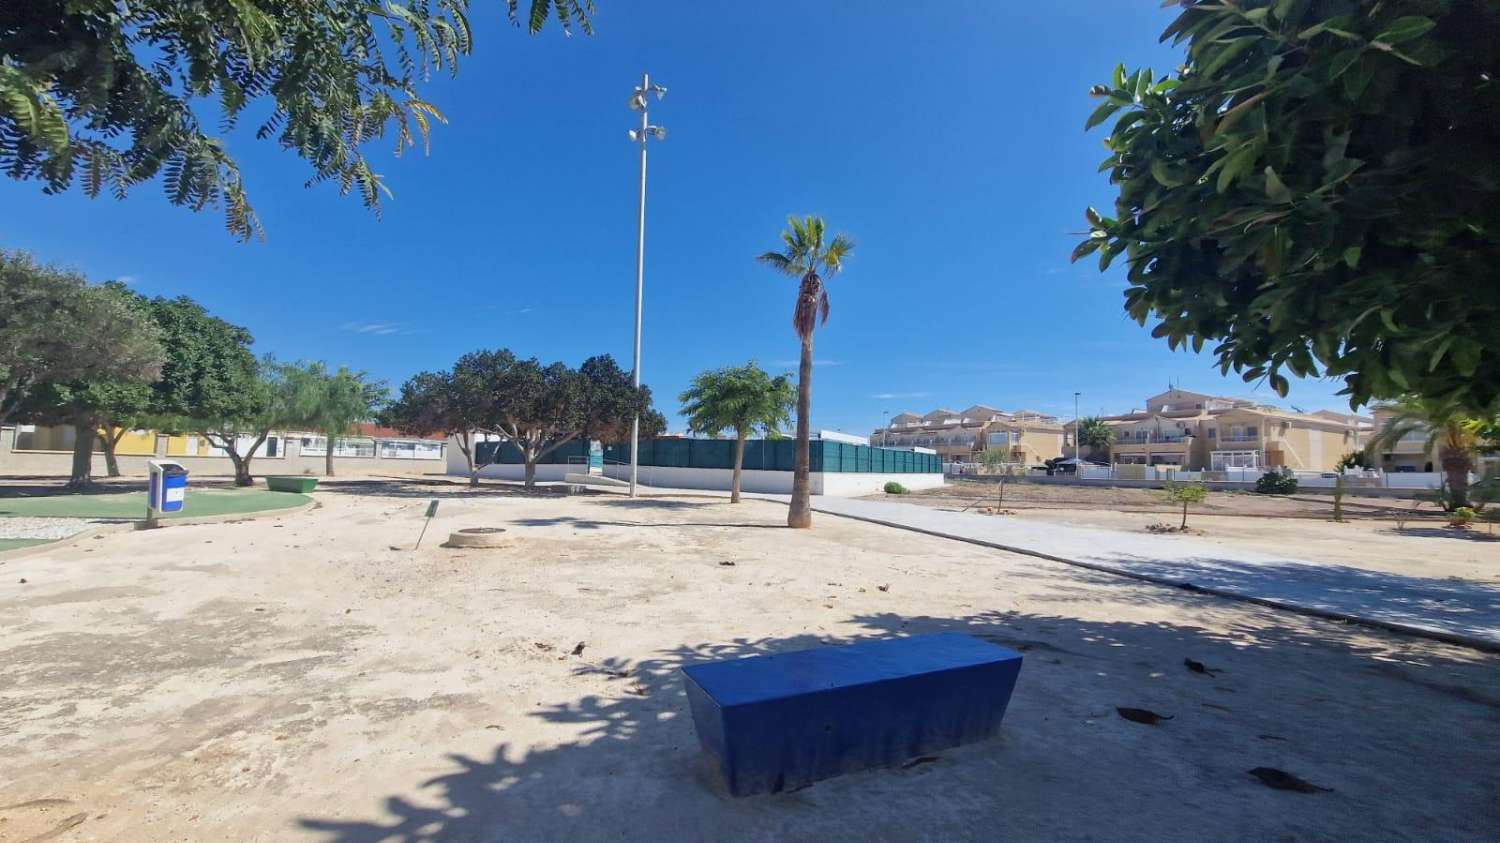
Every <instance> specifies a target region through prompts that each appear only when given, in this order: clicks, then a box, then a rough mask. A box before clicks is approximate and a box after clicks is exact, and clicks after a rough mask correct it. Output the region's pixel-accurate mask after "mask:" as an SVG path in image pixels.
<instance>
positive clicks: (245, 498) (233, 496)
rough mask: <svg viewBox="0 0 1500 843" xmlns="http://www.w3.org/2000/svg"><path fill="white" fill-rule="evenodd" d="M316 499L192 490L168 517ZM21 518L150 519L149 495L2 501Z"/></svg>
mask: <svg viewBox="0 0 1500 843" xmlns="http://www.w3.org/2000/svg"><path fill="white" fill-rule="evenodd" d="M310 500H312V498H309V497H308V496H307V495H298V494H294V493H292V492H268V491H264V490H261V489H235V490H233V491H227V490H220V489H204V490H198V491H195V490H194V489H193V488H192V487H191V486H190V487H188V492H187V500H186V501H185V502H184V503H183V505H182V509H180V510H178V511H177V512H172V513H168V514H167V515H166V517H167V518H198V517H202V516H205V515H244V514H246V513H251V512H264V511H266V510H272V509H290V508H291V507H294V506H301V505H302V504H304V503H307V502H308V501H310ZM7 516H21V517H33V518H120V519H134V518H145V517H146V493H145V492H122V493H119V494H109V495H46V496H36V497H24V498H0V518H4V517H7Z"/></svg>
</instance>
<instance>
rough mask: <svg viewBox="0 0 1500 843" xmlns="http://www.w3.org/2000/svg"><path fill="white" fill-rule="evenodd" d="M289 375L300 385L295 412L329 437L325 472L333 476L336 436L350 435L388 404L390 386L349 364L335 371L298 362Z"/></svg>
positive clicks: (297, 385) (298, 386)
mask: <svg viewBox="0 0 1500 843" xmlns="http://www.w3.org/2000/svg"><path fill="white" fill-rule="evenodd" d="M288 376H289V377H290V378H291V379H292V380H293V381H294V382H295V384H296V388H294V389H293V393H294V396H295V397H294V403H295V404H296V410H295V412H294V413H293V415H295V416H296V417H297V418H298V419H299V420H300V421H301V422H302V423H303V424H305V425H306V426H307V427H308V428H310V429H312V430H316V431H319V432H321V433H322V434H323V436H324V438H325V439H326V440H327V442H328V447H327V448H326V449H324V461H323V473H324V474H326V475H327V476H329V477H332V476H333V451H334V439H335V437H339V436H346V435H348V434H349V433H352V432H353V430H354V426H355V425H356V424H358V423H359V422H362V421H369V420H370V419H372V418H374V417H375V415H376V413H377V411H378V410H379V409H380V407H381V405H383V404H384V403H385V399H386V392H387V390H386V386H385V384H384V383H383V382H380V381H372V380H370V375H369V373H368V372H356V371H354V370H352V369H350V368H348V367H346V366H340V367H339V369H338V370H337V371H332V372H331V371H329V370H328V366H327V365H326V364H324V363H322V362H315V363H303V364H298V365H296V366H294V367H292V368H291V369H290V370H289V372H288Z"/></svg>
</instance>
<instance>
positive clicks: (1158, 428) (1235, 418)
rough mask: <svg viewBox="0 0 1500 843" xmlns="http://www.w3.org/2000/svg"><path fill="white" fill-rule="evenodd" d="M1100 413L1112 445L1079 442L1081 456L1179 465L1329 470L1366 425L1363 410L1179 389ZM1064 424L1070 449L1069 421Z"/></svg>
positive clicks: (1356, 445) (1362, 438) (1365, 434)
mask: <svg viewBox="0 0 1500 843" xmlns="http://www.w3.org/2000/svg"><path fill="white" fill-rule="evenodd" d="M1103 421H1104V422H1105V424H1107V425H1109V426H1110V428H1112V429H1113V430H1114V433H1115V441H1114V445H1113V446H1112V447H1111V448H1110V452H1109V453H1108V454H1105V453H1102V452H1097V451H1096V452H1092V453H1091V452H1090V451H1089V450H1088V449H1085V453H1084V456H1085V457H1088V458H1090V459H1094V460H1100V461H1106V460H1109V459H1112V461H1113V462H1116V463H1122V464H1137V465H1155V466H1177V467H1179V468H1182V469H1184V470H1187V471H1199V470H1205V469H1206V470H1210V471H1223V470H1224V469H1226V468H1246V469H1268V468H1280V467H1286V468H1290V469H1294V470H1299V471H1329V470H1332V469H1333V468H1335V467H1336V466H1337V465H1338V463H1339V461H1340V460H1341V459H1342V458H1343V456H1344V455H1345V454H1347V453H1349V452H1351V451H1357V450H1359V449H1361V448H1363V447H1364V445H1365V443H1366V442H1368V441H1369V439H1370V437H1371V435H1372V433H1373V430H1374V424H1373V422H1372V421H1371V420H1370V419H1368V418H1365V417H1363V416H1352V415H1344V414H1340V413H1334V412H1330V411H1319V412H1316V413H1298V412H1291V411H1287V410H1283V409H1280V408H1278V407H1269V406H1266V405H1263V404H1257V403H1256V402H1254V401H1249V400H1246V399H1241V398H1225V397H1223V396H1217V395H1205V394H1202V393H1197V392H1188V391H1186V390H1182V389H1169V390H1167V391H1166V392H1163V393H1160V394H1158V395H1153V396H1151V397H1150V398H1147V399H1146V407H1145V409H1144V410H1132V411H1131V412H1129V413H1124V414H1121V415H1117V416H1104V417H1103ZM1064 428H1065V430H1066V433H1067V445H1068V452H1069V453H1070V454H1071V453H1072V451H1073V448H1072V445H1073V441H1072V434H1073V423H1072V422H1071V421H1070V422H1068V423H1067V424H1066V425H1064Z"/></svg>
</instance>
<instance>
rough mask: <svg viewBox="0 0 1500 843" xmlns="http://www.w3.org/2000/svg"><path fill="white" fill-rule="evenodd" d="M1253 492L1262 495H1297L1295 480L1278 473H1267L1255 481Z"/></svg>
mask: <svg viewBox="0 0 1500 843" xmlns="http://www.w3.org/2000/svg"><path fill="white" fill-rule="evenodd" d="M1255 491H1257V492H1259V493H1260V494H1262V495H1293V494H1296V493H1297V478H1295V477H1293V476H1292V475H1290V474H1282V473H1281V472H1279V471H1267V472H1266V473H1265V474H1262V475H1261V476H1260V479H1259V480H1257V481H1255Z"/></svg>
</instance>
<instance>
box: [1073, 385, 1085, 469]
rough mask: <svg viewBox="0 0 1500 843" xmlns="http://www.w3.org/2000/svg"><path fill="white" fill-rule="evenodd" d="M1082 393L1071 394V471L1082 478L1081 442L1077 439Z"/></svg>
mask: <svg viewBox="0 0 1500 843" xmlns="http://www.w3.org/2000/svg"><path fill="white" fill-rule="evenodd" d="M1082 394H1083V393H1082V392H1075V393H1073V470H1074V471H1076V472H1078V475H1077V476H1078V477H1079V478H1080V479H1082V478H1083V440H1082V439H1079V438H1078V396H1080V395H1082Z"/></svg>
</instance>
